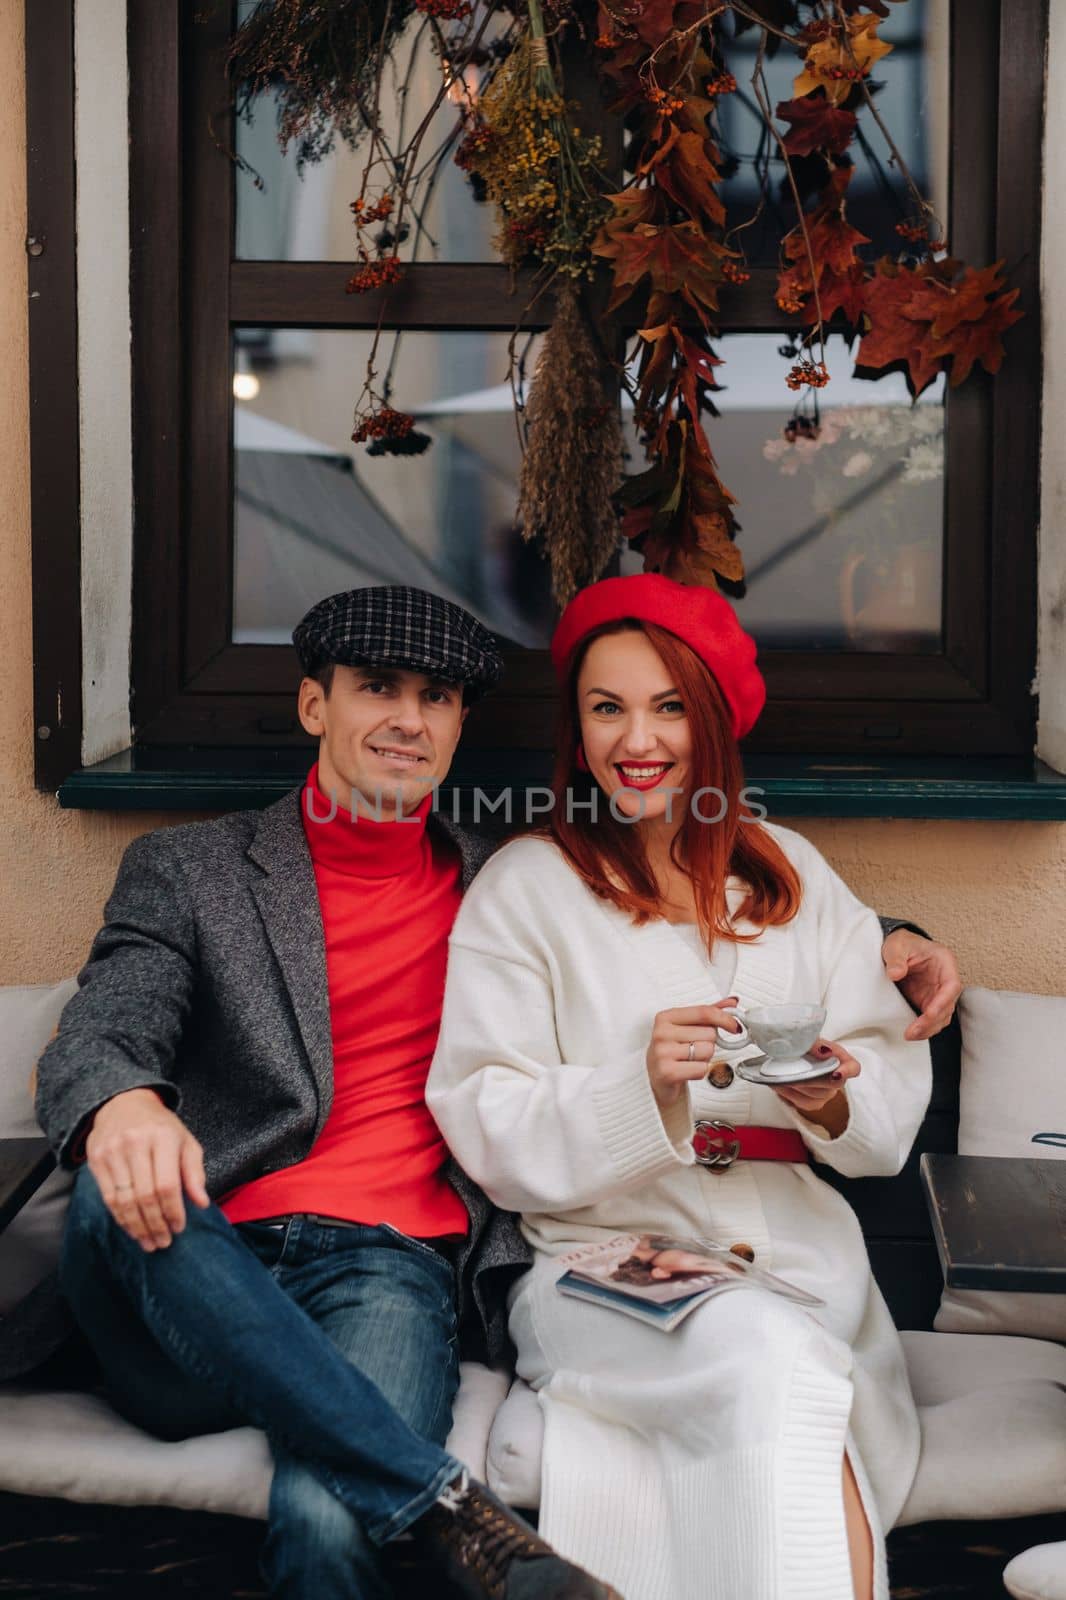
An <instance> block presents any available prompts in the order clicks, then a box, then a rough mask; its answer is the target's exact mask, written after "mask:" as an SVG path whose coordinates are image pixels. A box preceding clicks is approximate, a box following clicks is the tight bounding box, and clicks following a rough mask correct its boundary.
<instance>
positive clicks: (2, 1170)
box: [0, 1138, 56, 1233]
mask: <svg viewBox="0 0 1066 1600" xmlns="http://www.w3.org/2000/svg"><path fill="white" fill-rule="evenodd" d="M55 1164H56V1158H55V1156H54V1155H53V1154H52V1151H51V1149H50V1147H49V1144H48V1140H47V1139H40V1138H38V1139H0V1233H3V1231H4V1229H5V1228H6V1227H7V1225H8V1223H9V1222H12V1221H13V1220H14V1218H15V1217H17V1216H18V1214H19V1212H20V1211H21V1210H22V1208H23V1206H24V1205H25V1204H26V1202H27V1201H28V1200H29V1199H30V1198H31V1196H32V1195H34V1194H36V1192H37V1190H38V1189H39V1188H40V1187H41V1184H42V1183H43V1182H44V1180H45V1179H46V1178H47V1176H48V1174H49V1173H50V1172H51V1171H52V1169H53V1168H54V1166H55Z"/></svg>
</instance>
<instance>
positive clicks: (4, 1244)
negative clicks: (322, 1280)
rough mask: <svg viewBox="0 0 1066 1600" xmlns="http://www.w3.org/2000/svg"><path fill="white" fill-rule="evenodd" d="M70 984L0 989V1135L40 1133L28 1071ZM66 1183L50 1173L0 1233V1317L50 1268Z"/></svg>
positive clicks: (65, 1176) (62, 1175)
mask: <svg viewBox="0 0 1066 1600" xmlns="http://www.w3.org/2000/svg"><path fill="white" fill-rule="evenodd" d="M76 988H77V984H76V983H75V982H74V980H73V978H70V979H66V980H64V982H62V983H50V984H33V985H27V986H24V987H15V986H12V987H9V988H0V1040H2V1041H3V1043H2V1044H0V1139H31V1138H38V1137H40V1132H41V1130H40V1128H39V1127H38V1126H37V1120H36V1118H35V1117H34V1114H33V1100H32V1097H31V1095H30V1074H31V1073H32V1071H33V1068H34V1066H35V1064H36V1062H37V1057H38V1056H39V1055H40V1054H41V1051H42V1050H43V1049H44V1047H45V1045H46V1044H47V1043H48V1041H49V1039H50V1038H51V1037H52V1033H53V1031H54V1029H55V1026H56V1023H57V1022H58V1021H59V1013H60V1012H61V1011H62V1009H63V1007H64V1006H65V1005H66V1003H67V1001H68V1000H69V999H70V997H71V995H72V994H73V993H74V991H75V989H76ZM72 1184H73V1175H72V1174H71V1173H69V1172H53V1173H52V1175H51V1176H50V1177H49V1178H46V1179H45V1182H44V1183H43V1184H42V1185H41V1187H40V1188H39V1189H38V1190H37V1193H36V1194H35V1195H34V1196H33V1197H32V1199H31V1200H30V1201H29V1202H28V1203H27V1204H26V1205H25V1206H23V1208H22V1210H21V1211H20V1212H19V1214H18V1216H17V1217H16V1218H15V1219H14V1221H13V1222H11V1223H10V1224H9V1225H8V1227H7V1228H5V1229H4V1231H3V1233H0V1317H5V1316H7V1314H8V1313H9V1312H10V1311H12V1310H13V1309H14V1307H15V1306H17V1305H18V1304H19V1302H20V1301H21V1300H23V1299H25V1297H26V1296H27V1295H28V1294H29V1293H30V1291H31V1289H34V1288H35V1287H36V1285H37V1284H38V1283H40V1282H41V1280H42V1279H43V1278H46V1277H47V1276H48V1274H49V1273H50V1272H52V1271H54V1270H55V1267H56V1264H57V1262H58V1260H59V1246H60V1243H61V1241H62V1238H63V1223H64V1220H65V1218H66V1214H67V1202H68V1200H69V1198H70V1190H71V1187H72Z"/></svg>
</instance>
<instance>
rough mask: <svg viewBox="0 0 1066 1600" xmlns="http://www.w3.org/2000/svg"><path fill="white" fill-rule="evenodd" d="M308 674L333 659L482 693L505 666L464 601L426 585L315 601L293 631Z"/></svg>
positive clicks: (392, 586) (387, 586) (347, 593)
mask: <svg viewBox="0 0 1066 1600" xmlns="http://www.w3.org/2000/svg"><path fill="white" fill-rule="evenodd" d="M292 642H293V644H294V645H295V646H296V654H297V655H298V656H299V658H300V665H301V667H302V668H303V670H304V672H305V673H308V674H310V673H313V672H316V671H317V670H318V668H319V667H323V666H325V665H326V663H327V662H330V661H333V662H336V663H337V664H338V665H340V666H346V667H360V666H366V665H368V664H369V665H372V666H375V667H399V668H402V669H405V670H406V671H408V672H425V673H428V674H430V675H431V676H433V677H440V678H443V679H444V680H445V682H447V683H461V684H464V685H465V686H466V687H467V689H468V690H470V691H473V692H475V693H482V692H483V691H484V690H486V689H490V688H491V687H492V685H493V684H494V683H495V682H496V680H497V679H498V678H499V676H500V673H501V672H502V671H503V660H502V658H501V656H500V652H499V651H498V650H497V648H496V643H495V640H494V639H493V637H492V634H491V633H490V632H489V631H488V629H487V628H484V627H482V625H481V623H480V622H479V621H478V620H477V618H476V617H472V616H471V615H470V613H469V611H464V610H463V608H462V606H457V605H454V604H453V603H452V601H450V600H442V599H441V597H440V595H436V594H427V592H426V591H425V590H424V589H411V588H408V587H407V586H406V585H402V584H383V585H381V586H380V587H378V588H372V589H348V590H346V591H345V592H344V593H343V594H331V595H329V596H328V597H327V598H326V599H325V600H320V601H319V602H318V604H317V605H315V606H312V607H311V609H310V611H309V612H308V613H307V615H306V616H305V617H304V618H303V620H302V621H301V622H299V623H297V625H296V628H295V630H294V631H293V636H292Z"/></svg>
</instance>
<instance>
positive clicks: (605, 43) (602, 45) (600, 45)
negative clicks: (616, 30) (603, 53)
mask: <svg viewBox="0 0 1066 1600" xmlns="http://www.w3.org/2000/svg"><path fill="white" fill-rule="evenodd" d="M617 44H618V40H617V39H615V38H614V37H613V36H612V35H611V34H609V33H600V34H597V35H596V46H595V47H596V49H597V50H613V49H614V48H615V47H616V45H617Z"/></svg>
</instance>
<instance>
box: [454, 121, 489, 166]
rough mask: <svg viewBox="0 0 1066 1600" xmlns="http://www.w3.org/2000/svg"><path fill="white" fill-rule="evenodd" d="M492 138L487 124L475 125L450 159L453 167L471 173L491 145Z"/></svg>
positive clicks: (479, 123)
mask: <svg viewBox="0 0 1066 1600" xmlns="http://www.w3.org/2000/svg"><path fill="white" fill-rule="evenodd" d="M494 137H495V135H494V134H493V132H492V129H491V128H490V127H489V126H488V124H487V123H484V122H478V123H475V125H474V127H472V128H471V130H470V132H469V133H468V134H467V135H466V138H465V139H463V140H462V141H461V142H460V144H459V146H458V148H457V150H456V152H455V155H454V156H453V158H452V159H453V160H454V162H455V165H456V166H457V167H460V168H461V169H462V170H463V172H473V171H474V170H475V169H476V168H477V167H478V166H479V165H480V161H479V158H480V157H481V156H482V155H483V154H484V152H485V151H486V150H487V149H488V148H489V146H490V145H491V144H492V141H493V138H494Z"/></svg>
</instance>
